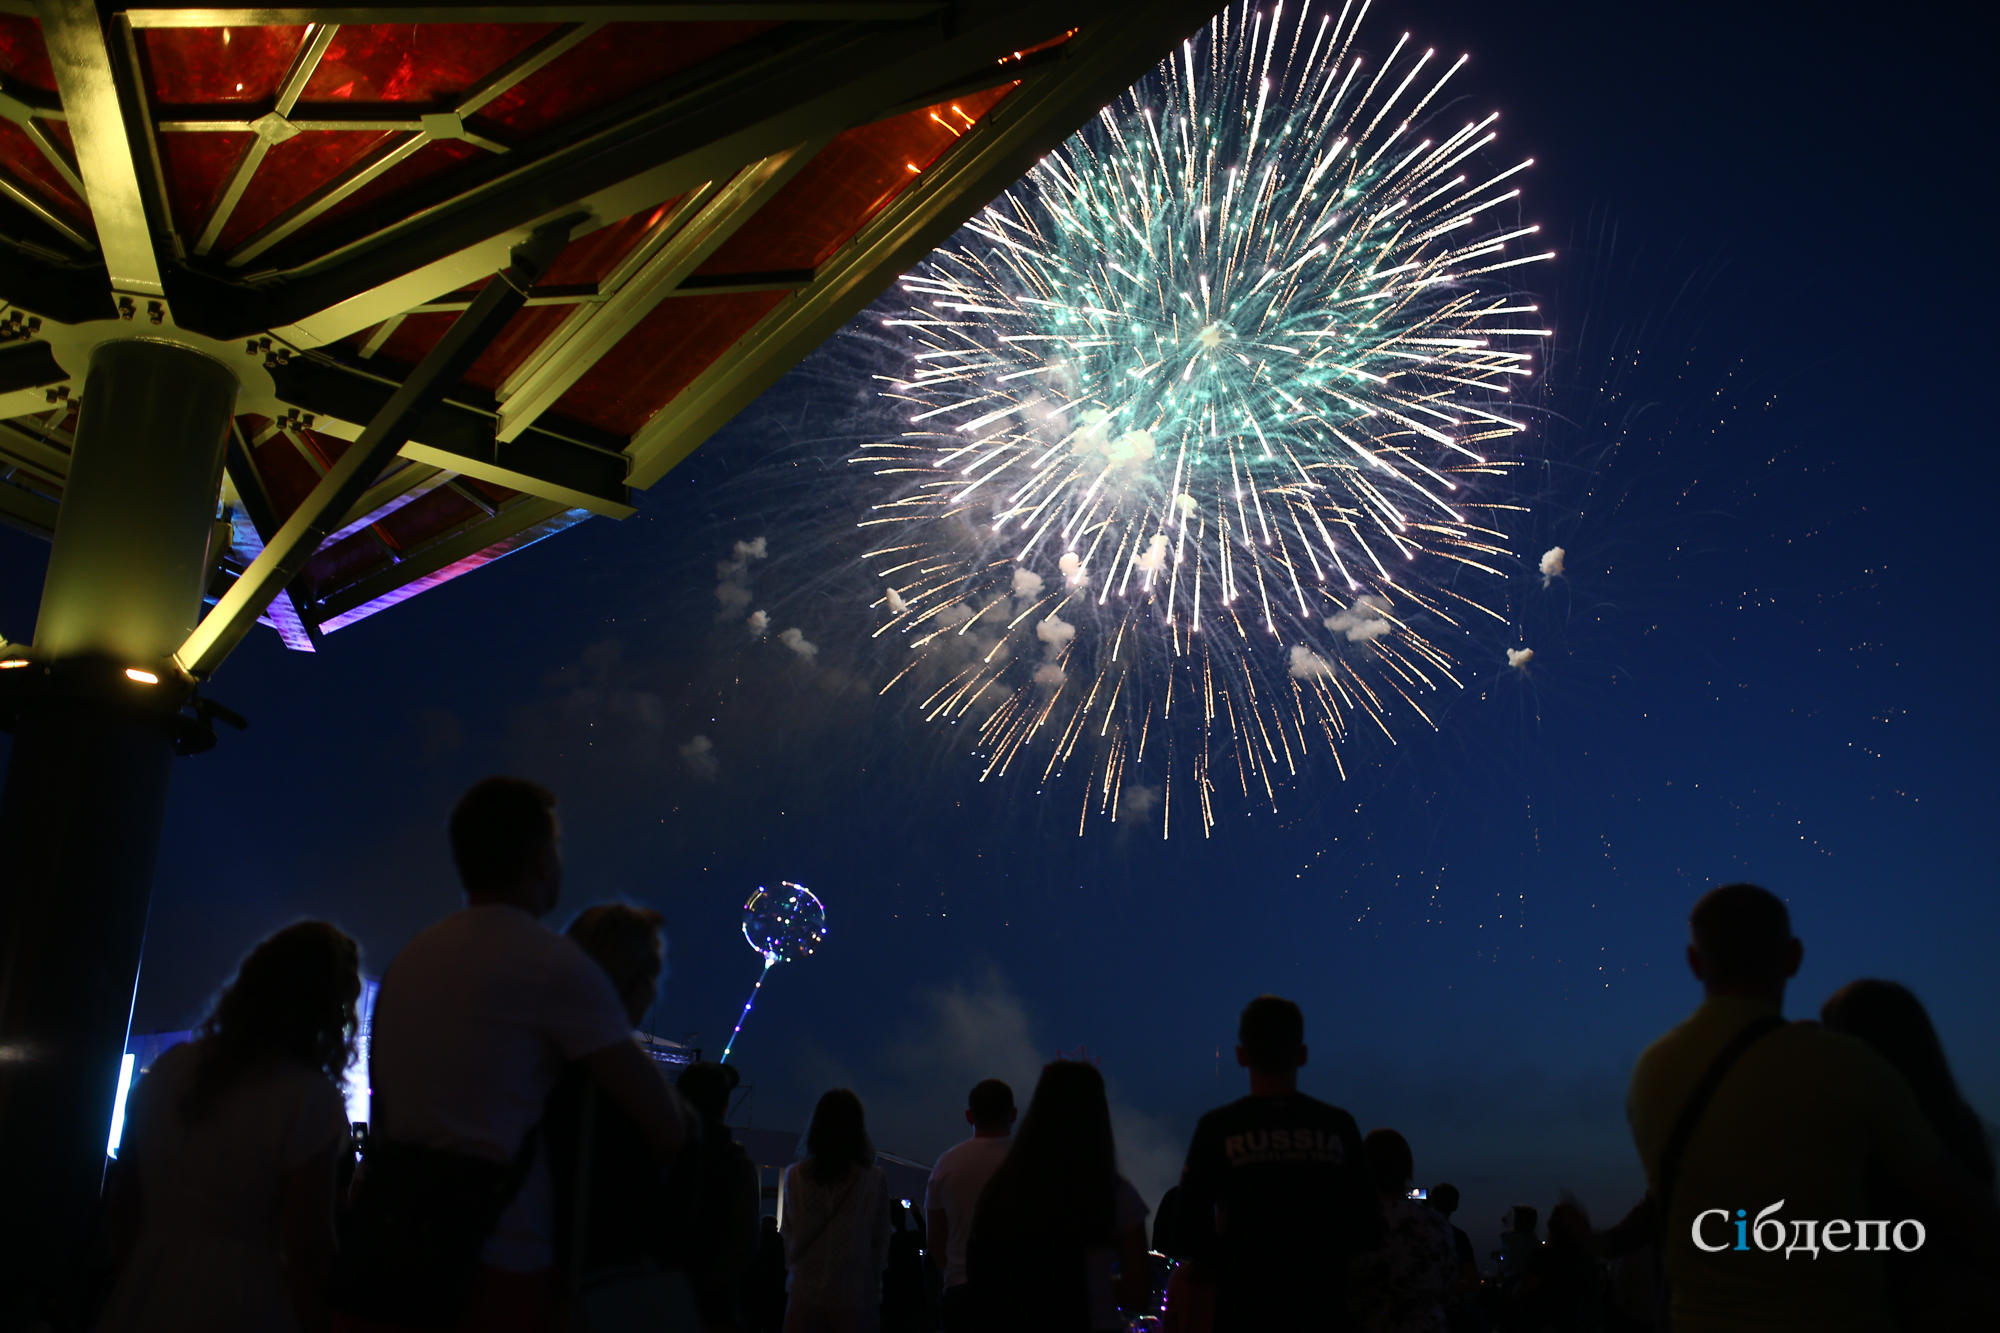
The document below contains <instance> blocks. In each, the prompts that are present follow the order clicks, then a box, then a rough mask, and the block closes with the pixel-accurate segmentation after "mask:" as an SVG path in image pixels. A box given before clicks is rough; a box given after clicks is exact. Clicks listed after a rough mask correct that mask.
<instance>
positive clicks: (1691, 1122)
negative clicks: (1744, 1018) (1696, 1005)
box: [1655, 1014, 1785, 1240]
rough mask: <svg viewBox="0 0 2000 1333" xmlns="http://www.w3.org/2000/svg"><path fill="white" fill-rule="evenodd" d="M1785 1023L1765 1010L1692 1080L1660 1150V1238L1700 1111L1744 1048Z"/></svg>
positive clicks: (1782, 1016)
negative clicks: (1693, 1083) (1693, 1084)
mask: <svg viewBox="0 0 2000 1333" xmlns="http://www.w3.org/2000/svg"><path fill="white" fill-rule="evenodd" d="M1784 1026H1785V1017H1784V1015H1783V1014H1766V1015H1765V1016H1764V1017H1762V1018H1759V1019H1756V1020H1754V1021H1752V1022H1750V1023H1747V1024H1745V1025H1744V1026H1743V1028H1742V1029H1741V1030H1740V1031H1739V1032H1737V1034H1736V1035H1735V1036H1733V1037H1731V1038H1730V1039H1729V1044H1728V1045H1726V1046H1724V1047H1723V1048H1722V1050H1721V1051H1719V1052H1718V1053H1717V1054H1716V1057H1715V1063H1713V1064H1711V1065H1710V1066H1709V1067H1708V1072H1707V1073H1706V1074H1704V1075H1702V1079H1701V1082H1699V1083H1697V1084H1695V1088H1694V1091H1693V1092H1692V1093H1690V1094H1688V1099H1687V1104H1686V1105H1684V1106H1682V1107H1681V1114H1680V1119H1678V1120H1676V1121H1675V1122H1674V1132H1673V1133H1672V1134H1670V1135H1668V1137H1667V1146H1666V1147H1665V1148H1663V1149H1662V1150H1661V1151H1660V1184H1659V1188H1658V1190H1657V1191H1655V1198H1656V1202H1657V1204H1658V1209H1657V1211H1658V1217H1659V1229H1660V1235H1661V1238H1662V1240H1664V1238H1665V1235H1666V1230H1667V1219H1668V1218H1669V1217H1670V1216H1671V1214H1672V1208H1673V1202H1674V1186H1675V1184H1677V1183H1678V1181H1679V1177H1680V1173H1681V1158H1682V1157H1683V1156H1685V1155H1686V1153H1687V1149H1688V1143H1689V1142H1690V1141H1691V1140H1692V1139H1693V1138H1694V1131H1695V1128H1696V1127H1697V1126H1698V1125H1700V1124H1701V1117H1702V1114H1703V1113H1704V1112H1705V1111H1707V1110H1708V1103H1709V1101H1710V1100H1711V1099H1712V1098H1713V1097H1714V1096H1715V1091H1716V1089H1717V1088H1720V1087H1721V1086H1722V1080H1723V1079H1725V1078H1727V1077H1728V1076H1729V1071H1730V1069H1731V1068H1733V1067H1734V1066H1735V1064H1736V1062H1737V1060H1739V1059H1740V1058H1742V1055H1743V1053H1744V1052H1745V1051H1747V1050H1749V1049H1750V1048H1751V1047H1752V1046H1755V1045H1756V1044H1757V1043H1758V1042H1759V1041H1761V1040H1763V1039H1764V1038H1765V1037H1766V1036H1768V1035H1769V1034H1770V1033H1773V1032H1776V1031H1777V1030H1778V1029H1779V1028H1781V1027H1784Z"/></svg>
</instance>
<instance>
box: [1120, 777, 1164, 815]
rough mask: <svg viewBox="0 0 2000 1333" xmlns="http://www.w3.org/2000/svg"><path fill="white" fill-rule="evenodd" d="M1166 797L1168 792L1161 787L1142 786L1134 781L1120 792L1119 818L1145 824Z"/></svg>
mask: <svg viewBox="0 0 2000 1333" xmlns="http://www.w3.org/2000/svg"><path fill="white" fill-rule="evenodd" d="M1165 799H1166V792H1165V790H1164V789H1162V788H1159V787H1148V786H1141V785H1140V784H1138V783H1134V784H1132V785H1131V786H1129V787H1127V788H1125V790H1123V791H1121V792H1119V793H1118V818H1119V819H1121V820H1130V821H1131V822H1132V823H1135V824H1143V823H1145V822H1146V820H1148V819H1150V818H1151V817H1152V814H1153V811H1155V810H1157V809H1159V808H1160V804H1161V802H1163V801H1164V800H1165Z"/></svg>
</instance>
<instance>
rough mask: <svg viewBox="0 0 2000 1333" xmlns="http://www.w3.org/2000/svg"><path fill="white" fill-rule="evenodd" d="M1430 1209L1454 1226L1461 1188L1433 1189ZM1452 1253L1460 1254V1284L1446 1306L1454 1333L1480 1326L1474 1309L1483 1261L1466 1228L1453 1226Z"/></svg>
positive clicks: (1447, 1316) (1456, 1283)
mask: <svg viewBox="0 0 2000 1333" xmlns="http://www.w3.org/2000/svg"><path fill="white" fill-rule="evenodd" d="M1430 1205H1431V1207H1433V1208H1435V1209H1437V1210H1438V1212H1440V1213H1442V1214H1444V1220H1445V1221H1447V1222H1451V1215H1452V1214H1453V1213H1455V1212H1457V1211H1458V1186H1456V1185H1452V1184H1437V1185H1433V1186H1431V1191H1430ZM1451 1244H1452V1249H1453V1250H1455V1251H1456V1252H1457V1254H1458V1280H1457V1281H1456V1282H1454V1283H1453V1284H1452V1290H1451V1298H1450V1299H1449V1300H1447V1301H1446V1302H1445V1303H1444V1313H1445V1321H1446V1322H1447V1323H1448V1324H1450V1325H1451V1328H1452V1330H1453V1333H1457V1330H1459V1329H1460V1328H1473V1327H1477V1326H1478V1320H1477V1318H1476V1316H1475V1315H1474V1313H1473V1311H1474V1307H1475V1306H1476V1305H1477V1304H1478V1297H1479V1259H1478V1255H1477V1253H1476V1252H1475V1251H1474V1250H1473V1248H1472V1237H1470V1236H1468V1235H1466V1234H1465V1228H1463V1227H1461V1226H1459V1225H1458V1224H1457V1223H1455V1222H1453V1223H1452V1228H1451Z"/></svg>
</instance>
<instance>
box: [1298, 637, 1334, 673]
mask: <svg viewBox="0 0 2000 1333" xmlns="http://www.w3.org/2000/svg"><path fill="white" fill-rule="evenodd" d="M1332 674H1333V663H1331V662H1329V661H1327V660H1326V659H1325V658H1324V657H1321V656H1320V655H1319V654H1318V653H1316V652H1314V651H1313V650H1312V649H1310V648H1308V647H1306V646H1305V645H1304V644H1302V643H1298V644H1293V645H1292V679H1293V680H1317V679H1319V678H1320V677H1321V676H1331V675H1332Z"/></svg>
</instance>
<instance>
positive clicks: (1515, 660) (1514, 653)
mask: <svg viewBox="0 0 2000 1333" xmlns="http://www.w3.org/2000/svg"><path fill="white" fill-rule="evenodd" d="M1534 660H1535V650H1534V649H1533V648H1509V649H1508V650H1507V665H1508V666H1510V667H1513V668H1514V669H1515V670H1517V671H1518V670H1519V669H1521V668H1522V667H1524V666H1526V665H1528V663H1530V662H1532V661H1534Z"/></svg>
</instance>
